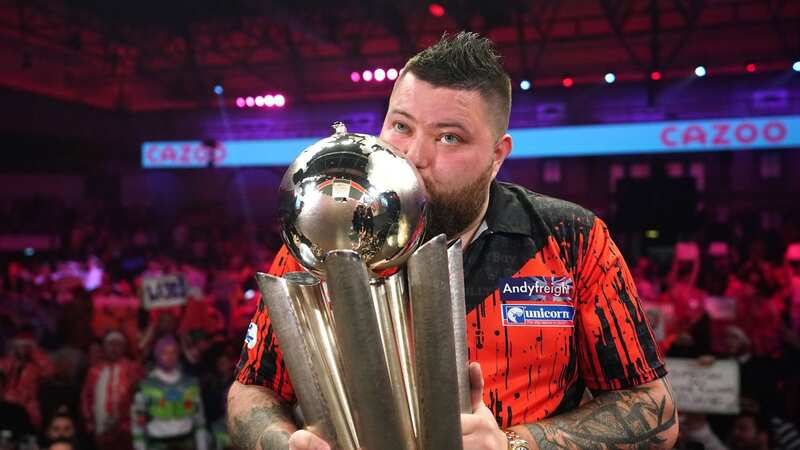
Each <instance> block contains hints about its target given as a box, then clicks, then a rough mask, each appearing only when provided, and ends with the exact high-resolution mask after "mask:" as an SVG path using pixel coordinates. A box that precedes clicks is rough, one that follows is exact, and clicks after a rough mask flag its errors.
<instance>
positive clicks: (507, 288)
mask: <svg viewBox="0 0 800 450" xmlns="http://www.w3.org/2000/svg"><path fill="white" fill-rule="evenodd" d="M497 288H498V289H499V290H500V299H501V300H503V301H506V300H540V301H549V302H570V301H572V291H573V288H574V286H573V284H572V278H570V277H554V276H536V277H522V278H503V279H502V280H501V281H500V285H499V286H498V287H497Z"/></svg>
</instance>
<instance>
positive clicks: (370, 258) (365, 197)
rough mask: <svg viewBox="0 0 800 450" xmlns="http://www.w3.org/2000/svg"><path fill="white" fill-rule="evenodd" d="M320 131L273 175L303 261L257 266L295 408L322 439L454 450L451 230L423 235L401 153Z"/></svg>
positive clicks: (418, 186)
mask: <svg viewBox="0 0 800 450" xmlns="http://www.w3.org/2000/svg"><path fill="white" fill-rule="evenodd" d="M333 131H334V133H333V135H332V136H330V137H328V138H325V139H322V140H321V141H319V142H317V143H315V144H313V145H311V146H310V147H308V148H307V149H305V150H304V151H303V152H302V153H301V154H300V155H299V156H298V157H297V159H295V161H294V162H293V163H292V164H291V165H290V166H289V169H288V170H287V171H286V174H285V175H284V177H283V180H282V182H281V186H280V196H281V200H280V213H279V214H280V220H281V233H282V238H283V240H284V242H285V243H286V246H287V247H288V248H289V250H290V252H291V253H292V256H294V257H295V258H296V259H297V261H298V262H299V263H300V264H301V265H302V266H303V267H304V268H305V269H306V270H307V271H306V272H292V273H287V274H285V275H284V276H283V277H280V278H279V277H274V276H271V275H267V274H264V273H258V274H257V275H256V279H257V281H258V284H259V287H260V290H261V293H262V298H263V300H262V301H264V302H266V306H267V308H269V314H270V317H271V318H272V323H273V327H274V331H275V334H276V337H277V340H278V341H279V342H280V344H281V348H282V349H283V353H284V358H285V363H286V367H287V369H288V371H289V375H290V377H291V379H292V384H293V386H294V388H295V391H296V393H297V398H298V400H299V406H300V410H301V413H302V418H303V422H304V424H305V427H306V428H307V429H308V430H310V431H312V432H313V433H315V434H317V435H318V436H320V437H321V438H323V439H324V440H326V441H327V442H329V443H330V444H331V446H332V448H334V449H340V450H356V449H366V450H379V449H380V450H394V449H397V450H422V449H434V448H442V449H454V450H459V449H461V448H462V442H461V424H460V414H461V413H462V412H463V413H469V412H471V407H470V399H469V380H468V373H467V364H468V363H467V350H466V324H465V320H464V318H465V305H464V277H463V268H462V253H461V244H460V242H454V243H452V244H450V245H448V242H447V240H446V238H445V236H444V235H443V234H442V235H439V236H435V237H433V238H431V239H430V240H428V241H427V242H425V243H422V241H423V236H424V232H425V223H426V214H427V207H428V206H427V205H428V199H427V194H426V192H425V187H424V184H423V183H422V181H421V179H420V177H419V174H418V173H417V170H416V168H415V167H414V166H413V164H411V163H409V162H408V161H407V160H406V159H405V157H403V156H402V155H400V154H399V153H396V152H395V151H393V150H392V149H391V148H390V147H389V146H388V145H387V144H385V143H383V142H381V141H380V140H378V139H377V138H376V137H374V136H369V135H364V134H356V133H349V132H348V131H347V129H346V128H345V126H344V124H342V123H341V122H337V123H335V124H334V125H333Z"/></svg>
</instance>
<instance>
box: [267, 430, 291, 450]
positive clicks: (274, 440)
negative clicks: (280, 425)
mask: <svg viewBox="0 0 800 450" xmlns="http://www.w3.org/2000/svg"><path fill="white" fill-rule="evenodd" d="M285 448H289V433H288V432H286V431H284V430H267V432H266V433H264V435H263V436H261V450H273V449H275V450H283V449H285Z"/></svg>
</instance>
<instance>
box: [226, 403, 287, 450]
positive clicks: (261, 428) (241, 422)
mask: <svg viewBox="0 0 800 450" xmlns="http://www.w3.org/2000/svg"><path fill="white" fill-rule="evenodd" d="M289 417H290V416H289V413H288V411H287V410H286V408H285V407H284V406H283V405H282V404H280V403H273V404H270V405H264V406H254V407H253V408H252V409H251V410H250V414H249V415H248V417H246V418H244V419H243V418H240V417H233V418H232V419H233V420H232V421H233V427H232V428H233V429H232V430H231V431H232V433H231V435H232V436H231V437H232V438H233V439H232V440H233V442H236V443H237V446H238V447H239V448H241V449H246V450H256V449H257V448H258V447H257V445H258V444H259V443H260V444H261V450H284V449H286V448H288V444H289V433H287V432H286V431H285V430H276V429H269V428H270V426H273V425H275V424H276V423H277V422H285V421H287V420H289ZM284 436H285V437H284Z"/></svg>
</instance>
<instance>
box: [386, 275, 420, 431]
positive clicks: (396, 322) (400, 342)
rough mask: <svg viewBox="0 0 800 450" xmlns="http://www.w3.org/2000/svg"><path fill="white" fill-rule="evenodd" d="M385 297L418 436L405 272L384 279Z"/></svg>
mask: <svg viewBox="0 0 800 450" xmlns="http://www.w3.org/2000/svg"><path fill="white" fill-rule="evenodd" d="M386 299H387V300H388V304H389V313H390V315H391V317H392V328H393V329H394V336H395V339H396V340H397V351H398V356H399V357H400V369H401V370H402V372H403V384H404V386H405V394H406V403H407V405H408V408H409V412H410V415H411V426H412V427H413V429H414V435H415V436H417V437H419V406H418V404H417V402H418V399H417V381H416V374H415V372H414V354H413V353H412V352H413V351H414V342H413V340H412V336H411V322H410V319H409V312H410V311H409V302H408V291H407V290H406V285H405V274H404V272H403V271H402V270H400V271H398V272H397V273H395V274H394V275H392V276H390V277H389V278H387V279H386Z"/></svg>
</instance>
